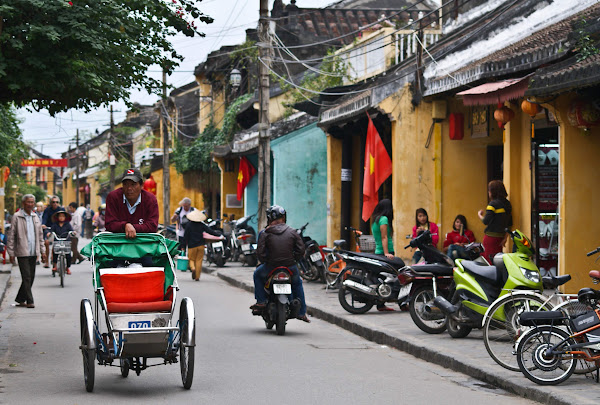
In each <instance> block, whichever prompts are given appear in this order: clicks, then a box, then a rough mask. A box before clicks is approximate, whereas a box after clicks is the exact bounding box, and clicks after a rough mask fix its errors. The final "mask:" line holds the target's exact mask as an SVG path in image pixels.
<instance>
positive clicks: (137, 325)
mask: <svg viewBox="0 0 600 405" xmlns="http://www.w3.org/2000/svg"><path fill="white" fill-rule="evenodd" d="M128 326H129V328H130V329H144V328H149V327H150V326H151V324H150V321H137V322H129V323H128Z"/></svg>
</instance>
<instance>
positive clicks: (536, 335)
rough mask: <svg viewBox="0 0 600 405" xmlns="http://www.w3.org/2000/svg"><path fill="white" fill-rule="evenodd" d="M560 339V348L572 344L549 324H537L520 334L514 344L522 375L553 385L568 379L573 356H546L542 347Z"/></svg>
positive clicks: (573, 368) (565, 334)
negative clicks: (523, 334)
mask: <svg viewBox="0 0 600 405" xmlns="http://www.w3.org/2000/svg"><path fill="white" fill-rule="evenodd" d="M563 340H565V341H566V342H565V344H564V345H562V348H563V349H564V348H566V347H568V346H569V345H572V344H574V342H573V340H572V339H569V334H568V333H567V332H565V331H563V330H562V329H558V328H555V327H552V326H540V327H537V328H536V329H532V330H531V331H529V332H528V333H527V334H526V335H525V336H523V338H522V339H521V341H520V342H519V345H518V346H517V363H518V364H519V369H520V370H521V372H522V373H523V375H525V377H527V378H528V379H529V380H531V381H533V382H534V383H536V384H539V385H556V384H560V383H561V382H563V381H565V380H566V379H568V378H569V377H570V376H571V374H573V371H575V366H576V364H577V362H576V359H575V358H574V357H573V355H572V354H555V355H553V356H552V357H548V356H547V355H546V349H549V348H551V347H553V346H554V345H556V344H558V343H560V342H561V341H563Z"/></svg>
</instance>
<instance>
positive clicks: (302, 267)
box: [298, 258, 319, 281]
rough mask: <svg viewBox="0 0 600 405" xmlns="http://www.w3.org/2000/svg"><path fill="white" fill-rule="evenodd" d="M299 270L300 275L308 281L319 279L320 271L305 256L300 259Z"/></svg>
mask: <svg viewBox="0 0 600 405" xmlns="http://www.w3.org/2000/svg"><path fill="white" fill-rule="evenodd" d="M298 270H299V271H300V277H302V278H303V279H304V280H306V281H316V280H318V279H319V273H318V271H317V269H316V268H315V267H314V265H313V264H312V263H310V262H308V261H307V260H306V259H305V258H301V259H300V260H298Z"/></svg>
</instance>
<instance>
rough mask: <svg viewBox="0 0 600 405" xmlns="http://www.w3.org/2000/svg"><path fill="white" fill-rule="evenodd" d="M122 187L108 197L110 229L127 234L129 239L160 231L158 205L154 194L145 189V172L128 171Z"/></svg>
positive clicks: (108, 225)
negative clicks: (139, 234) (140, 234)
mask: <svg viewBox="0 0 600 405" xmlns="http://www.w3.org/2000/svg"><path fill="white" fill-rule="evenodd" d="M122 184H123V187H122V188H118V189H116V190H114V191H111V192H110V193H109V194H108V196H107V197H106V214H105V220H106V230H107V231H109V232H119V233H123V232H124V233H125V237H127V238H135V237H136V235H137V233H138V232H141V233H151V232H156V231H157V230H158V203H157V201H156V197H155V196H154V195H153V194H152V193H149V192H147V191H146V190H142V173H141V172H140V171H139V170H138V169H127V170H126V171H125V174H124V175H123V180H122Z"/></svg>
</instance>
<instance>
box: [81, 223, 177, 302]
mask: <svg viewBox="0 0 600 405" xmlns="http://www.w3.org/2000/svg"><path fill="white" fill-rule="evenodd" d="M178 247H179V243H177V242H175V241H173V240H170V239H166V238H165V237H164V236H162V235H160V234H157V233H138V234H137V236H136V237H135V238H133V239H129V238H126V237H125V234H124V233H102V234H98V235H96V236H94V238H93V239H92V241H91V242H90V243H88V244H87V245H86V246H84V247H83V249H81V254H82V255H83V256H86V257H92V248H93V254H94V261H95V263H96V281H97V283H98V285H101V283H100V272H99V271H98V270H99V269H101V268H105V267H109V264H108V263H110V262H112V261H113V260H127V259H139V258H142V257H144V256H152V262H153V264H154V265H155V266H159V267H163V268H164V269H165V293H166V292H167V288H168V287H169V286H171V285H173V280H174V278H175V276H174V275H173V268H172V265H171V262H170V261H169V257H168V255H167V252H169V254H170V255H171V259H172V258H173V257H175V255H177V254H178V253H179V252H178Z"/></svg>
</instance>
